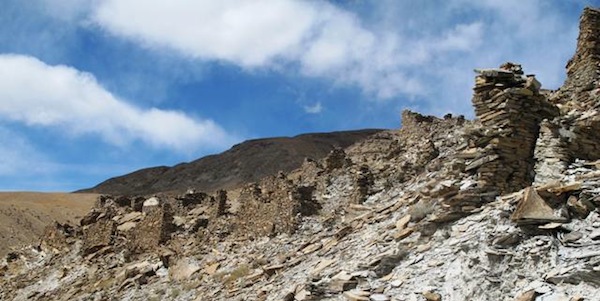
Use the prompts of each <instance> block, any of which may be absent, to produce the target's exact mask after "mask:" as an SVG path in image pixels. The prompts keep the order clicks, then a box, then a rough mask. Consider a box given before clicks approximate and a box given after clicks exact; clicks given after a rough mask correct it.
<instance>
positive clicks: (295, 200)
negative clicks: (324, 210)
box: [235, 173, 320, 238]
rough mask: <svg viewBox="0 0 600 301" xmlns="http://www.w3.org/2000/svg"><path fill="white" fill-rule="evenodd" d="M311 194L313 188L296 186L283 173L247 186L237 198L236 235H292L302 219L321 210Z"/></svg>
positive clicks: (254, 236)
mask: <svg viewBox="0 0 600 301" xmlns="http://www.w3.org/2000/svg"><path fill="white" fill-rule="evenodd" d="M314 191H315V187H314V186H309V185H296V184H294V183H293V181H292V180H290V179H288V177H287V176H286V175H284V174H283V173H280V174H279V175H277V176H272V177H267V178H265V179H263V180H261V181H260V182H258V183H251V184H248V185H246V186H245V187H244V188H243V189H242V191H241V193H240V197H239V201H240V203H241V205H240V210H239V211H238V218H237V219H236V222H235V228H236V232H237V234H238V235H240V236H243V237H251V238H256V237H260V236H270V235H275V234H278V233H293V232H294V231H295V230H296V227H297V226H298V223H299V222H300V220H299V218H300V217H301V216H308V215H313V214H316V213H317V212H318V210H319V209H320V205H319V203H318V202H316V200H315V198H314Z"/></svg>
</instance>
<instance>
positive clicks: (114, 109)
mask: <svg viewBox="0 0 600 301" xmlns="http://www.w3.org/2000/svg"><path fill="white" fill-rule="evenodd" d="M0 117H1V118H2V119H4V120H9V121H12V122H19V123H24V124H26V125H28V126H50V127H57V128H59V129H61V130H64V131H65V132H67V133H69V134H71V135H75V136H78V135H85V134H95V135H100V136H101V137H102V138H103V139H104V140H105V141H106V142H109V143H112V144H115V145H120V146H124V145H127V144H129V143H131V142H133V141H141V142H143V143H146V144H149V145H151V146H153V147H157V148H169V149H173V150H177V151H181V152H193V151H194V150H197V149H198V148H199V147H206V148H221V147H224V146H226V145H228V144H229V143H231V142H232V141H233V139H231V138H232V137H230V136H229V135H228V134H227V133H226V132H225V131H224V130H223V129H222V128H221V127H219V126H218V125H217V124H215V123H214V122H213V121H211V120H197V119H192V118H191V117H189V116H187V115H186V114H184V113H182V112H178V111H169V110H160V109H156V108H151V109H142V108H138V107H135V106H132V105H130V104H128V103H126V102H125V101H123V100H121V99H119V98H118V97H116V96H114V95H112V94H111V93H110V92H109V91H107V90H105V89H104V88H103V87H102V86H101V85H100V84H99V83H98V82H97V81H96V79H95V78H94V76H93V75H92V74H89V73H86V72H81V71H78V70H76V69H73V68H71V67H68V66H63V65H58V66H50V65H47V64H45V63H43V62H41V61H39V60H38V59H36V58H33V57H29V56H23V55H11V54H3V55H0Z"/></svg>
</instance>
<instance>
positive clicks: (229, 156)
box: [78, 129, 381, 195]
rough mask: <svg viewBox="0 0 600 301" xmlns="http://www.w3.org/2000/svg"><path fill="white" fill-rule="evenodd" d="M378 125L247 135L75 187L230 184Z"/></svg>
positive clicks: (145, 189)
mask: <svg viewBox="0 0 600 301" xmlns="http://www.w3.org/2000/svg"><path fill="white" fill-rule="evenodd" d="M380 131H381V130H377V129H365V130H358V131H340V132H332V133H314V134H303V135H298V136H295V137H278V138H266V139H255V140H248V141H246V142H243V143H240V144H237V145H235V146H233V147H232V148H231V149H229V150H227V151H225V152H223V153H221V154H218V155H211V156H206V157H203V158H200V159H198V160H195V161H192V162H189V163H181V164H178V165H175V166H173V167H166V166H160V167H151V168H146V169H141V170H138V171H135V172H132V173H130V174H126V175H123V176H119V177H115V178H112V179H108V180H106V181H104V182H102V183H100V184H98V185H97V186H95V187H93V188H89V189H83V190H80V191H78V192H90V193H106V194H115V195H136V194H141V195H145V194H153V193H157V192H180V193H181V192H185V191H186V190H188V189H195V190H199V191H216V190H218V189H233V188H237V187H240V186H241V185H243V184H246V183H250V182H255V181H258V180H260V179H261V178H264V177H266V176H268V175H274V174H276V173H277V172H279V171H283V172H289V171H291V170H294V169H296V168H298V167H300V165H302V162H303V161H304V159H305V158H310V159H314V160H317V159H320V158H323V157H325V156H326V155H327V154H328V153H329V152H330V151H331V150H333V149H335V148H346V147H348V146H350V145H352V144H354V143H356V142H358V141H361V140H364V139H365V138H367V137H369V136H371V135H373V134H375V133H378V132H380Z"/></svg>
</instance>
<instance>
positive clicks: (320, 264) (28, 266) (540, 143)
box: [0, 8, 600, 301]
mask: <svg viewBox="0 0 600 301" xmlns="http://www.w3.org/2000/svg"><path fill="white" fill-rule="evenodd" d="M598 41H600V10H597V9H593V8H586V9H585V11H584V12H583V15H582V18H581V25H580V35H579V38H578V48H577V53H576V54H575V56H574V57H573V59H572V60H571V61H570V62H569V64H568V65H567V75H568V78H567V80H566V82H565V85H564V86H563V87H562V88H561V89H559V90H558V91H547V90H543V89H541V84H540V83H539V82H538V81H537V80H536V79H535V76H533V75H526V74H525V73H524V72H523V70H522V68H521V66H520V65H518V64H516V63H506V64H503V65H502V66H500V68H493V69H477V70H475V71H476V78H475V87H474V95H473V99H472V102H473V105H474V108H475V114H476V116H477V118H476V120H473V121H470V120H465V119H464V118H463V117H460V116H459V117H453V116H451V115H447V116H445V117H444V118H437V117H433V116H423V115H421V114H418V113H414V112H410V111H404V112H403V113H402V127H401V129H400V130H390V131H383V132H380V133H377V134H375V135H373V136H372V137H370V138H369V139H367V140H364V141H361V142H358V143H356V144H354V145H352V146H350V147H348V148H345V149H336V150H334V151H332V152H331V153H330V154H329V155H328V156H327V157H326V158H324V159H321V160H305V162H304V163H303V165H302V167H301V168H300V169H297V170H295V171H292V172H290V173H286V174H284V173H280V174H278V175H273V176H270V177H266V178H263V179H262V180H260V181H258V182H256V183H251V184H247V185H246V186H244V187H243V188H242V191H241V193H240V194H239V197H236V199H235V200H233V199H232V197H231V196H229V194H228V192H226V191H218V192H217V193H216V194H214V195H209V194H206V193H201V192H194V191H189V192H188V193H186V194H184V195H181V196H177V197H172V196H167V195H156V196H153V197H150V198H145V197H139V198H135V197H115V196H104V197H102V198H100V199H99V200H98V202H97V204H96V206H95V208H94V209H93V210H92V211H91V212H90V213H89V214H88V215H87V216H86V217H84V218H83V219H82V220H81V224H80V225H79V226H70V225H63V224H54V225H51V226H49V227H48V228H47V231H46V235H44V236H43V237H42V239H41V241H40V244H39V245H37V246H34V247H31V248H26V249H22V250H20V251H17V252H13V253H11V254H9V256H8V257H7V258H5V260H4V261H3V262H2V264H0V297H1V298H3V299H14V300H47V299H53V300H163V299H170V300H290V301H291V300H354V301H358V300H365V301H369V300H376V301H385V300H404V301H409V300H410V301H417V300H429V301H434V300H437V301H439V300H518V301H532V300H537V301H542V300H543V301H550V300H566V301H567V300H568V301H578V300H598V293H597V292H598V289H599V286H600V281H599V279H600V209H598V208H599V207H600V161H598V160H599V159H600V139H598V138H599V137H598V135H599V134H598V133H600V131H599V130H600V115H599V106H600V80H599V75H600V65H599V63H600V59H599V58H600V47H599V45H600V43H599V42H598ZM234 201H235V202H234ZM234 204H239V205H236V206H234Z"/></svg>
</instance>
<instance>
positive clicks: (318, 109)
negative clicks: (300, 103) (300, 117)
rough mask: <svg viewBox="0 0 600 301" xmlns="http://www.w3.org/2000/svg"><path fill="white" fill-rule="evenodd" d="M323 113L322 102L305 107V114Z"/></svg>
mask: <svg viewBox="0 0 600 301" xmlns="http://www.w3.org/2000/svg"><path fill="white" fill-rule="evenodd" d="M322 111H323V106H322V105H321V103H320V102H317V103H315V104H314V105H312V106H304V112H306V113H308V114H319V113H321V112H322Z"/></svg>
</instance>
